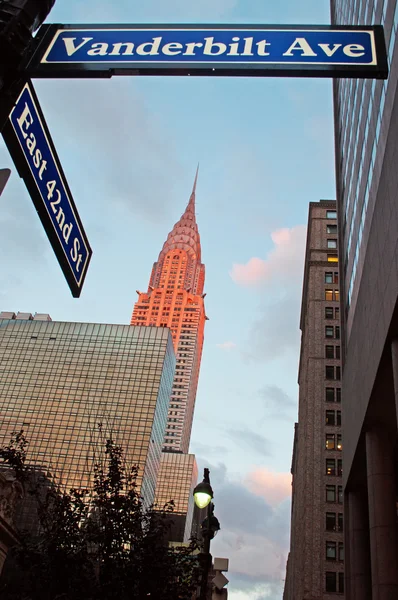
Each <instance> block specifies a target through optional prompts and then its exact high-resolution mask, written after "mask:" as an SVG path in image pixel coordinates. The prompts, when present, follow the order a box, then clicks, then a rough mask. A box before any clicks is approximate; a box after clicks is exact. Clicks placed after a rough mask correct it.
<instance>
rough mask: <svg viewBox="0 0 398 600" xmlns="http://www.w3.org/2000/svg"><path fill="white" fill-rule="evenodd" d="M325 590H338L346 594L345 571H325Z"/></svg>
mask: <svg viewBox="0 0 398 600" xmlns="http://www.w3.org/2000/svg"><path fill="white" fill-rule="evenodd" d="M325 591H326V592H338V593H339V594H344V573H336V572H335V571H326V573H325Z"/></svg>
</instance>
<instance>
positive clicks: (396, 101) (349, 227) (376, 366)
mask: <svg viewBox="0 0 398 600" xmlns="http://www.w3.org/2000/svg"><path fill="white" fill-rule="evenodd" d="M331 14H332V22H333V23H336V24H349V25H356V24H382V25H383V26H384V32H385V39H386V49H387V56H388V64H389V68H390V73H389V78H388V80H386V81H375V80H373V81H372V80H355V79H352V80H349V79H347V80H344V81H343V80H340V81H335V83H334V115H335V137H336V182H337V202H338V218H339V232H340V257H341V265H340V273H341V297H342V334H343V335H342V351H343V380H342V389H343V436H344V474H343V485H344V512H345V539H346V596H347V598H348V600H354V599H357V598H361V600H362V599H364V600H369V599H371V598H373V599H376V598H377V599H380V600H381V599H385V600H387V599H390V598H391V599H393V598H398V539H397V500H398V493H397V489H398V487H397V482H398V477H397V453H396V446H397V414H398V351H397V350H398V342H397V340H398V191H397V190H398V170H397V155H398V154H397V153H398V112H397V111H398V97H397V82H398V52H397V32H398V2H397V1H396V0H363V1H361V2H358V1H356V0H332V2H331Z"/></svg>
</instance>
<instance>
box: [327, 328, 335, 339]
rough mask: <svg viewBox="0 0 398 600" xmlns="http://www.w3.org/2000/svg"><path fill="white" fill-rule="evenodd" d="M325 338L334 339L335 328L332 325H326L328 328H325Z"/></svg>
mask: <svg viewBox="0 0 398 600" xmlns="http://www.w3.org/2000/svg"><path fill="white" fill-rule="evenodd" d="M325 337H327V338H332V337H334V327H333V326H332V325H326V327H325Z"/></svg>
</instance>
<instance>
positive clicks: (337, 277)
mask: <svg viewBox="0 0 398 600" xmlns="http://www.w3.org/2000/svg"><path fill="white" fill-rule="evenodd" d="M333 283H339V272H338V271H334V272H333Z"/></svg>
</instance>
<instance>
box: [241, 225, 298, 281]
mask: <svg viewBox="0 0 398 600" xmlns="http://www.w3.org/2000/svg"><path fill="white" fill-rule="evenodd" d="M306 235H307V227H306V226H305V225H297V226H296V227H292V228H291V229H288V228H285V229H278V230H276V231H273V232H272V233H271V239H272V241H273V243H274V247H273V248H272V250H270V252H269V253H268V255H267V257H266V258H265V259H262V258H258V257H256V256H255V257H252V258H250V259H249V261H248V262H247V263H246V264H237V263H235V264H234V265H233V266H232V270H231V271H230V275H231V277H232V279H233V281H234V282H235V283H237V284H238V285H244V286H258V285H261V284H266V283H269V282H270V281H272V280H274V279H278V278H279V279H289V280H290V279H292V278H294V279H295V280H297V279H300V278H301V277H302V275H303V265H304V252H305V243H306Z"/></svg>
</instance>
